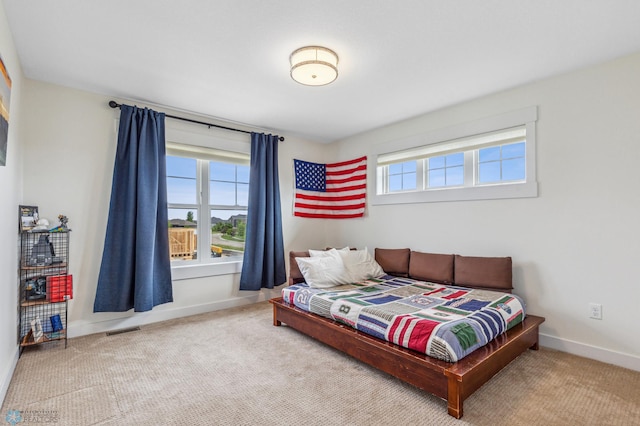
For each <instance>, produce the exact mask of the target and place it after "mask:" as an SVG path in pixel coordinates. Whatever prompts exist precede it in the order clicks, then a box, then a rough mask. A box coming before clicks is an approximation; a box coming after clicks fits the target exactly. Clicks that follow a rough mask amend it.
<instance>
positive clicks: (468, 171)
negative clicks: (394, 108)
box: [371, 106, 538, 205]
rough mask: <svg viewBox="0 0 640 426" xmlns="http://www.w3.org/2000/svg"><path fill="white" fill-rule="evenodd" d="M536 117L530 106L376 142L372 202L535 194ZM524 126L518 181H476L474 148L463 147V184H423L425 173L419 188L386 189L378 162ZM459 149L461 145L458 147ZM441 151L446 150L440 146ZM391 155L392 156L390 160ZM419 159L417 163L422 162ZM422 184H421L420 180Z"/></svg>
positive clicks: (494, 197) (533, 108)
mask: <svg viewBox="0 0 640 426" xmlns="http://www.w3.org/2000/svg"><path fill="white" fill-rule="evenodd" d="M537 119H538V109H537V107H536V106H531V107H527V108H523V109H519V110H515V111H512V112H508V113H505V114H501V115H497V116H493V117H488V118H484V119H480V120H477V121H473V122H470V123H465V124H460V125H456V126H452V127H448V128H445V129H441V130H438V131H433V132H430V133H426V134H421V135H417V136H414V137H410V138H407V139H403V140H400V141H393V142H390V143H388V144H384V145H379V146H377V147H375V148H374V151H373V152H372V155H371V158H375V159H376V167H375V168H374V170H375V171H374V173H375V175H374V177H373V178H374V179H375V185H373V187H374V188H376V191H375V193H374V194H372V196H371V204H372V205H386V204H405V203H430V202H446V201H466V200H489V199H506V198H527V197H537V196H538V182H537V178H536V121H537ZM519 126H524V128H525V129H526V148H525V149H526V159H525V167H526V178H525V180H524V181H518V182H500V183H496V184H482V185H475V184H474V182H475V175H474V173H475V171H474V167H475V166H474V164H475V158H473V156H474V152H475V151H476V149H475V148H470V149H469V150H468V151H465V163H464V164H465V170H464V176H465V178H464V179H465V186H464V187H437V188H426V186H425V184H426V182H424V179H426V178H424V177H419V178H418V179H417V180H418V188H419V189H417V190H415V191H404V192H386V193H385V191H386V189H387V188H386V182H385V179H386V176H385V173H384V169H385V167H383V166H378V164H379V163H381V164H384V163H385V162H387V163H388V162H389V161H393V160H392V159H393V158H394V156H395V157H397V158H399V159H402V158H403V156H406V152H407V151H414V150H416V151H419V150H423V149H424V150H439V151H440V150H441V147H442V146H444V145H445V144H447V143H451V144H452V147H453V148H452V151H450V152H454V151H455V146H456V144H457V145H463V144H464V140H465V139H467V138H471V137H473V136H478V135H483V134H488V133H491V132H496V131H501V130H504V129H510V128H515V127H519ZM457 151H458V152H459V151H461V149H458V150H457ZM441 152H446V151H445V150H442V151H441ZM390 159H391V160H390ZM422 162H423V161H422V160H420V161H418V163H422ZM424 168H425V169H426V167H424ZM421 182H423V185H422V186H420V183H421Z"/></svg>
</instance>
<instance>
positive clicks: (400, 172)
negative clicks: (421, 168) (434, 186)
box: [389, 161, 416, 192]
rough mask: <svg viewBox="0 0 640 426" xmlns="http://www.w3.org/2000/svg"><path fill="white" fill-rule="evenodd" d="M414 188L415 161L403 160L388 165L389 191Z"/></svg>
mask: <svg viewBox="0 0 640 426" xmlns="http://www.w3.org/2000/svg"><path fill="white" fill-rule="evenodd" d="M412 189H416V162H415V161H405V162H404V163H395V164H390V165H389V191H390V192H394V191H409V190H412Z"/></svg>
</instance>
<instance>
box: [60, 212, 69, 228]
mask: <svg viewBox="0 0 640 426" xmlns="http://www.w3.org/2000/svg"><path fill="white" fill-rule="evenodd" d="M58 220H59V221H60V226H61V227H62V229H67V223H68V222H69V218H68V217H66V216H65V215H63V214H59V215H58Z"/></svg>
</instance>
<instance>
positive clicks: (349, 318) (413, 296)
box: [282, 275, 525, 362]
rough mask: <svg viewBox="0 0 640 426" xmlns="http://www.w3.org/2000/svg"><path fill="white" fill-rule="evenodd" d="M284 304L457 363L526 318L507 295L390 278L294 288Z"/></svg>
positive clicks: (521, 307) (517, 300) (285, 293)
mask: <svg viewBox="0 0 640 426" xmlns="http://www.w3.org/2000/svg"><path fill="white" fill-rule="evenodd" d="M282 297H283V299H284V301H285V302H286V303H289V304H292V305H295V306H296V307H298V308H300V309H303V310H305V311H307V312H312V313H314V314H317V315H321V316H323V317H326V318H331V319H334V320H336V321H339V322H341V323H344V324H347V325H349V326H351V327H353V328H355V329H358V330H360V331H362V332H364V333H367V334H370V335H372V336H375V337H378V338H380V339H383V340H386V341H389V342H392V343H395V344H397V345H400V346H403V347H405V348H409V349H413V350H415V351H418V352H421V353H424V354H427V355H429V356H431V357H434V358H438V359H441V360H444V361H449V362H456V361H458V360H460V359H462V358H464V357H465V356H467V355H468V354H470V353H471V352H473V351H475V350H476V349H478V348H480V347H482V346H484V345H486V344H487V343H488V342H490V341H491V340H493V339H494V338H495V337H496V336H498V335H500V334H502V333H504V332H505V331H507V330H508V329H510V328H511V327H513V326H514V325H516V324H518V323H520V322H522V320H523V319H524V317H525V308H524V306H525V305H524V301H523V300H522V299H521V298H520V297H518V296H516V295H514V294H508V293H500V292H495V291H488V290H475V289H470V288H465V287H457V286H447V285H442V284H436V283H430V282H424V281H417V280H413V279H411V278H398V277H393V276H390V275H386V276H383V277H380V278H377V279H369V280H366V281H362V282H358V283H353V284H349V285H342V286H338V287H333V288H330V289H326V288H325V289H319V288H311V287H309V286H307V285H306V284H304V283H302V284H296V285H292V286H290V287H286V288H285V289H283V290H282Z"/></svg>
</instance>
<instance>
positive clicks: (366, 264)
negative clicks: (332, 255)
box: [339, 248, 386, 281]
mask: <svg viewBox="0 0 640 426" xmlns="http://www.w3.org/2000/svg"><path fill="white" fill-rule="evenodd" d="M339 254H340V256H341V257H342V261H343V262H344V265H345V267H346V268H347V271H349V275H351V279H352V280H353V281H362V280H366V279H368V278H376V277H380V276H382V275H385V274H386V273H385V272H384V270H383V269H382V267H381V266H380V265H379V264H378V262H376V260H375V259H374V258H373V256H371V255H370V254H369V251H368V250H367V249H366V248H365V249H364V250H348V251H346V252H342V251H340V252H339Z"/></svg>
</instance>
